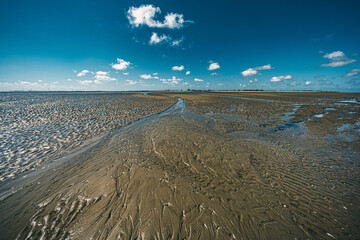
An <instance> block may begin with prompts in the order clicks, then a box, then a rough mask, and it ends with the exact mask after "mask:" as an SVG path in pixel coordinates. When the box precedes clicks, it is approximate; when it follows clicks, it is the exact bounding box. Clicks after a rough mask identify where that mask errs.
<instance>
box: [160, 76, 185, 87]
mask: <svg viewBox="0 0 360 240" xmlns="http://www.w3.org/2000/svg"><path fill="white" fill-rule="evenodd" d="M182 80H183V79H181V78H176V77H175V76H173V77H172V78H169V79H165V78H160V81H161V82H163V83H168V84H171V85H177V84H179V83H180V82H181V81H182Z"/></svg>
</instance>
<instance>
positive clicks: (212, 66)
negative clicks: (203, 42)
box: [208, 62, 220, 71]
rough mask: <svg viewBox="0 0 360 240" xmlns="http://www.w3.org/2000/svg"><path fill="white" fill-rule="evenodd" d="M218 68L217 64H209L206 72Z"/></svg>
mask: <svg viewBox="0 0 360 240" xmlns="http://www.w3.org/2000/svg"><path fill="white" fill-rule="evenodd" d="M219 68H220V65H219V63H217V62H213V63H210V65H209V67H208V70H209V71H212V70H215V69H219Z"/></svg>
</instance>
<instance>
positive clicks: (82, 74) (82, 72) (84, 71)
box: [77, 70, 89, 77]
mask: <svg viewBox="0 0 360 240" xmlns="http://www.w3.org/2000/svg"><path fill="white" fill-rule="evenodd" d="M88 72H89V71H88V70H82V71H81V72H79V73H78V75H77V76H78V77H83V76H85V75H86V74H87V73H88Z"/></svg>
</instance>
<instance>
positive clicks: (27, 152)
mask: <svg viewBox="0 0 360 240" xmlns="http://www.w3.org/2000/svg"><path fill="white" fill-rule="evenodd" d="M170 105H171V102H169V103H166V102H164V101H161V100H160V99H153V100H149V99H142V98H136V97H134V96H132V95H130V94H100V93H99V94H94V93H82V94H46V93H22V94H10V93H0V123H1V124H0V139H1V141H0V182H1V181H4V180H7V179H10V178H13V177H15V176H16V175H18V174H21V173H23V172H27V171H29V170H31V169H34V168H36V167H39V166H41V165H42V164H44V163H46V162H48V161H49V160H54V159H55V158H57V157H59V156H62V155H64V154H66V152H68V151H70V150H71V149H74V148H76V147H78V146H80V145H82V144H83V143H84V141H85V140H88V139H91V138H93V137H95V136H98V135H101V134H106V133H108V132H109V131H111V130H113V129H116V128H119V127H120V126H123V125H126V124H128V123H129V122H132V121H134V120H136V119H139V118H141V117H144V116H147V115H150V114H154V113H156V112H159V111H162V110H164V109H166V108H167V107H169V106H170Z"/></svg>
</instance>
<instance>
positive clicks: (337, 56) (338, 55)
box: [321, 51, 356, 67]
mask: <svg viewBox="0 0 360 240" xmlns="http://www.w3.org/2000/svg"><path fill="white" fill-rule="evenodd" d="M323 58H327V59H329V60H330V63H326V64H322V65H321V66H322V67H342V66H345V65H348V64H350V63H354V62H356V60H355V59H350V58H348V57H346V56H345V54H344V52H342V51H335V52H332V53H327V54H325V55H324V56H323Z"/></svg>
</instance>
